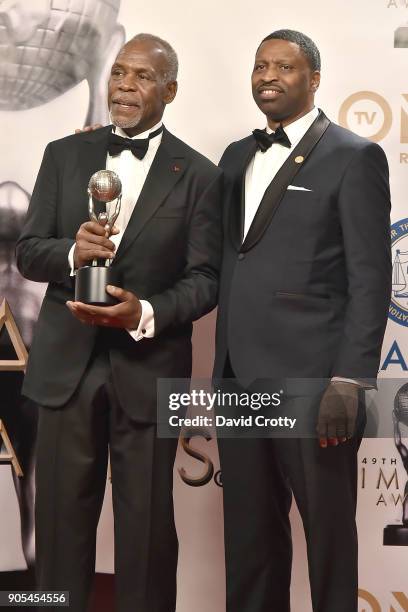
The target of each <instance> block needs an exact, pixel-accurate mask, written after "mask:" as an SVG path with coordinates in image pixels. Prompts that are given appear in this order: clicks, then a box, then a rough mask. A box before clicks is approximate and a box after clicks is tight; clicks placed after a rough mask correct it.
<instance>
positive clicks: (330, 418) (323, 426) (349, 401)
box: [317, 381, 359, 448]
mask: <svg viewBox="0 0 408 612" xmlns="http://www.w3.org/2000/svg"><path fill="white" fill-rule="evenodd" d="M358 391H359V386H358V385H356V384H353V383H349V382H340V381H336V382H330V383H329V385H328V387H327V389H326V391H325V392H324V394H323V397H322V399H321V402H320V408H319V416H318V421H317V433H318V435H319V443H320V446H321V447H322V448H326V447H327V445H329V446H337V445H338V444H339V443H342V442H346V441H347V440H348V439H349V438H351V437H352V436H353V435H354V431H355V426H356V419H357V412H358V399H359V398H358Z"/></svg>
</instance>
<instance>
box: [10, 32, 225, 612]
mask: <svg viewBox="0 0 408 612" xmlns="http://www.w3.org/2000/svg"><path fill="white" fill-rule="evenodd" d="M176 78H177V56H176V54H175V52H174V50H173V49H172V47H171V46H170V45H169V44H168V43H167V42H165V41H163V40H161V39H160V38H158V37H155V36H152V35H147V34H141V35H138V36H136V37H135V38H133V39H132V40H131V41H130V42H128V43H127V44H126V45H125V46H124V47H123V49H122V50H121V51H120V53H119V55H118V57H117V58H116V61H115V63H114V65H113V67H112V71H111V76H110V80H109V92H108V102H109V108H110V113H111V119H112V123H113V126H112V125H110V126H107V127H104V128H102V129H99V130H96V131H93V132H84V133H82V134H79V135H74V136H68V137H67V138H63V139H61V140H58V141H55V142H52V143H50V144H49V145H48V146H47V148H46V151H45V154H44V159H43V162H42V165H41V169H40V172H39V175H38V178H37V182H36V185H35V189H34V193H33V196H32V199H31V203H30V206H29V210H28V214H27V218H26V222H25V225H24V229H23V232H22V235H21V236H20V239H19V241H18V244H17V262H18V267H19V270H20V271H21V273H22V274H23V275H24V276H25V277H27V278H29V279H31V280H35V281H39V282H48V283H49V285H48V289H47V292H46V296H45V298H44V302H43V305H42V309H41V313H40V316H39V319H38V323H37V326H36V330H35V336H34V341H33V344H32V347H31V352H30V359H29V364H28V369H27V375H26V378H25V383H24V389H23V392H24V394H25V395H27V396H28V397H30V398H31V399H33V400H34V401H35V402H37V403H38V404H39V405H40V406H41V408H40V424H39V433H38V448H37V473H36V477H37V500H36V537H37V564H38V577H39V588H41V589H64V590H69V591H70V602H71V603H70V606H71V607H70V610H72V611H73V612H85V610H86V608H87V602H88V595H89V591H90V586H91V580H92V576H93V573H94V567H95V539H96V528H97V523H98V518H99V514H100V510H101V505H102V500H103V496H104V490H105V481H106V468H107V459H108V447H109V451H110V461H111V473H112V494H113V510H114V517H115V573H116V581H115V582H116V588H115V591H116V598H117V608H116V609H117V610H118V611H120V612H130V611H132V612H133V611H134V610H140V611H142V610H143V611H144V612H147V611H148V612H170V611H172V610H175V605H176V604H175V601H176V565H177V536H176V531H175V526H174V516H173V503H172V473H173V462H174V457H175V453H176V446H177V440H175V439H172V440H168V439H159V438H157V434H156V381H157V379H158V378H160V377H164V378H170V377H176V378H184V377H189V376H190V374H191V331H192V321H193V320H195V319H198V318H199V317H201V316H202V315H204V314H205V313H207V312H209V311H210V310H211V309H212V308H213V307H214V306H215V304H216V301H217V288H218V273H219V265H220V257H221V227H220V225H221V220H220V213H219V211H220V189H221V184H222V172H221V170H219V169H218V168H217V167H215V166H214V165H213V164H212V163H211V162H210V161H209V160H207V159H206V158H205V157H203V156H202V155H200V154H199V153H197V152H196V151H194V150H193V149H191V148H190V147H188V146H187V145H186V144H185V143H183V142H182V141H180V140H179V139H178V138H176V137H175V136H173V135H172V134H170V133H169V132H168V131H167V130H166V129H165V128H164V127H163V126H162V123H161V119H162V115H163V112H164V109H165V107H166V105H167V104H169V103H170V102H172V101H173V99H174V97H175V95H176V91H177V82H176ZM113 132H114V133H113ZM105 167H107V168H108V169H110V170H114V171H115V172H117V174H118V175H119V177H120V178H121V181H122V186H123V197H122V208H121V212H120V215H119V217H118V219H117V222H116V226H117V227H116V228H115V230H114V235H112V236H111V237H110V238H109V237H107V236H106V235H105V228H104V227H102V226H101V225H98V223H95V222H91V221H89V220H87V219H88V203H87V185H88V181H89V179H90V177H91V175H92V174H93V173H94V172H95V171H97V170H100V169H103V168H105ZM78 228H79V229H78ZM95 258H112V268H114V269H115V270H116V272H117V274H118V275H119V277H120V278H121V281H120V283H118V284H120V287H108V288H107V291H108V292H109V293H111V294H112V295H113V296H115V297H116V298H117V299H118V302H119V303H118V304H116V305H114V306H108V307H96V306H90V305H85V304H82V303H79V302H74V301H73V300H74V276H75V270H76V269H77V268H79V267H81V266H84V265H89V264H90V262H91V261H92V260H93V259H95Z"/></svg>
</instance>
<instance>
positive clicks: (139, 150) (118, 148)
mask: <svg viewBox="0 0 408 612" xmlns="http://www.w3.org/2000/svg"><path fill="white" fill-rule="evenodd" d="M162 131H163V126H162V125H161V126H160V127H159V128H158V129H157V130H155V131H154V132H151V133H150V134H149V137H148V138H124V137H122V136H118V135H117V134H113V132H111V133H110V134H109V139H108V152H109V155H113V156H115V155H120V153H122V151H125V150H126V149H128V150H129V151H132V153H133V155H134V156H135V157H137V158H138V159H143V158H144V156H145V155H146V153H147V149H148V148H149V141H150V140H151V139H152V138H154V137H155V136H158V135H159V134H160V133H161V132H162Z"/></svg>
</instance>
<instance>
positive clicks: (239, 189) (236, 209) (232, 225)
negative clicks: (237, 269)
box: [228, 138, 257, 251]
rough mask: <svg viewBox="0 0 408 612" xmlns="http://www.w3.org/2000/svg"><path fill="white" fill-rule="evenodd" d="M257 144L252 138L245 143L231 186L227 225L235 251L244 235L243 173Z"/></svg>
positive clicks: (238, 248) (239, 246)
mask: <svg viewBox="0 0 408 612" xmlns="http://www.w3.org/2000/svg"><path fill="white" fill-rule="evenodd" d="M256 150H257V144H256V142H255V140H253V139H252V138H251V139H250V140H249V141H248V142H247V143H245V148H244V149H243V151H242V157H240V159H239V160H238V161H237V163H236V170H235V171H234V175H235V176H234V178H233V184H232V187H231V198H230V207H229V214H228V226H229V231H230V238H231V242H232V244H233V246H234V247H235V248H236V250H237V251H239V250H240V248H241V244H242V238H243V235H244V221H245V174H246V170H247V168H248V165H249V163H250V161H251V159H252V158H253V156H254V155H255V153H256Z"/></svg>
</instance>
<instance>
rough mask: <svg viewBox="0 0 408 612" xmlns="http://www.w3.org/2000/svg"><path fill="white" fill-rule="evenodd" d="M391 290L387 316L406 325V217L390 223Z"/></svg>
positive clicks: (407, 278)
mask: <svg viewBox="0 0 408 612" xmlns="http://www.w3.org/2000/svg"><path fill="white" fill-rule="evenodd" d="M391 244H392V261H393V266H392V292H391V304H390V308H389V311H388V316H389V318H390V319H391V320H392V321H395V323H399V324H400V325H405V327H408V218H407V219H401V221H397V222H396V223H394V224H393V225H391Z"/></svg>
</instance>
